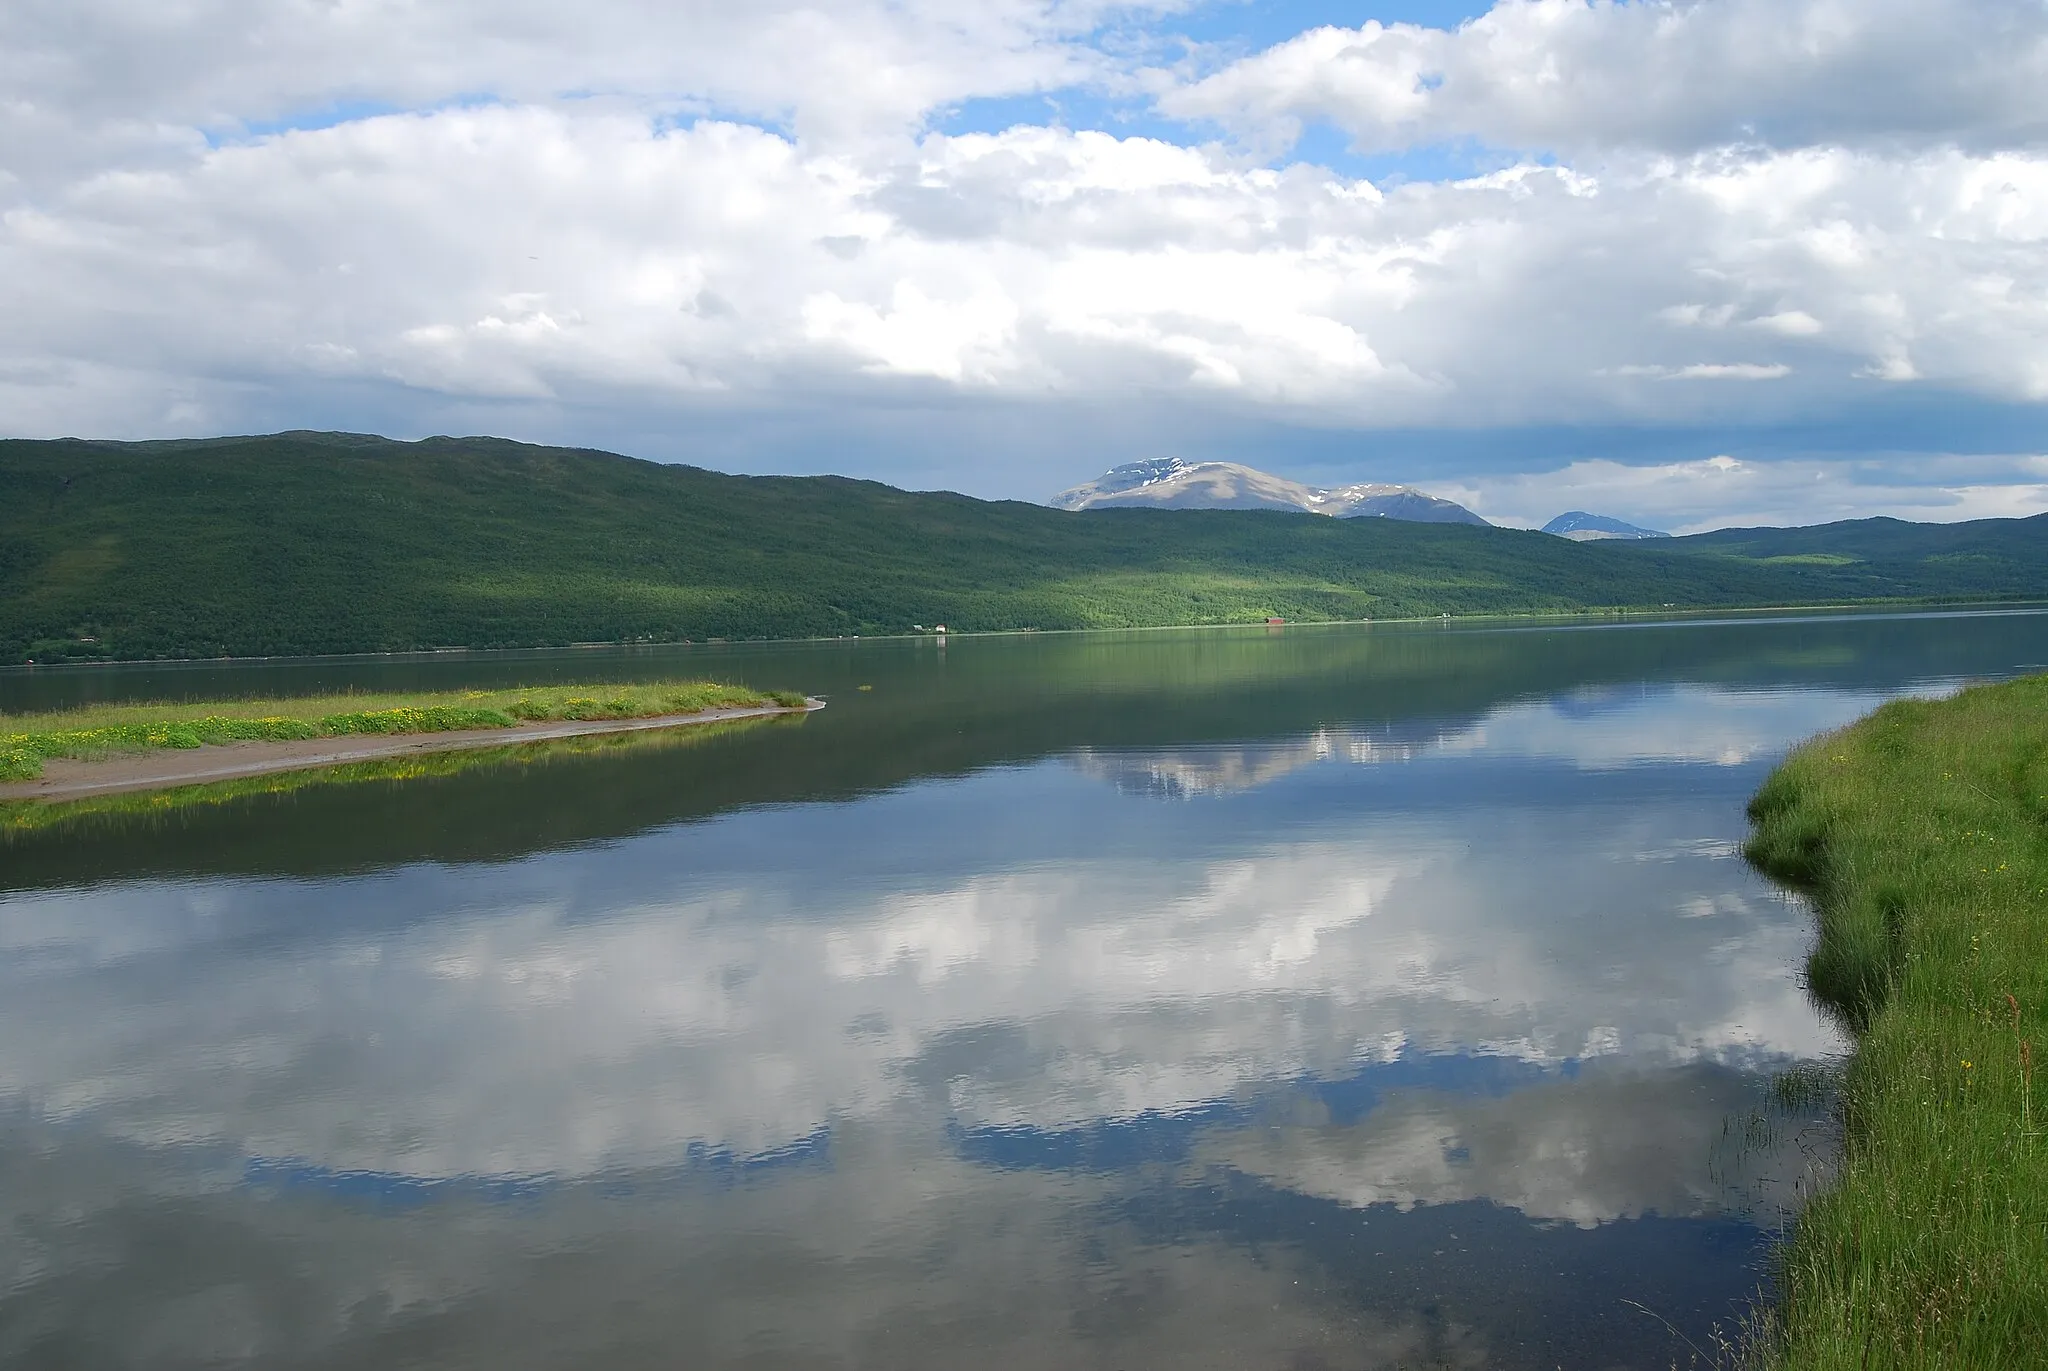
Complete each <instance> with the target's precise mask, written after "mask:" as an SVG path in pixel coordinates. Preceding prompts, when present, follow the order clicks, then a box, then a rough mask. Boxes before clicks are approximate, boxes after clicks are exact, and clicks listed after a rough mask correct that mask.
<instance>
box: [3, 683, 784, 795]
mask: <svg viewBox="0 0 2048 1371" xmlns="http://www.w3.org/2000/svg"><path fill="white" fill-rule="evenodd" d="M824 707H825V702H824V701H823V700H820V699H817V698H815V697H813V698H810V699H808V700H807V701H806V703H805V704H804V706H803V707H802V708H793V707H790V706H785V705H759V706H750V707H748V708H745V709H707V710H702V711H700V712H698V713H695V714H658V715H650V716H647V717H645V718H637V719H587V720H568V719H558V720H550V721H546V722H542V723H530V724H519V725H516V726H514V727H512V728H480V729H463V730H460V731H453V732H442V733H397V734H391V733H372V734H345V735H343V736H340V737H333V738H307V739H303V740H296V741H290V742H238V743H218V744H208V745H206V746H204V747H200V748H196V749H171V748H162V749H156V750H152V751H149V752H138V753H125V754H121V755H118V756H113V757H108V758H105V759H103V760H98V761H78V760H75V759H71V758H61V757H53V758H50V759H49V760H48V761H46V762H44V764H43V775H42V776H41V777H40V778H38V779H36V780H33V781H8V782H4V783H0V802H11V801H20V800H42V801H47V802H50V803H57V802H61V801H65V800H83V799H89V798H92V797H94V796H99V795H119V794H123V793H128V792H134V791H142V790H167V789H170V788H171V787H174V786H184V785H199V784H204V783H206V782H209V781H233V780H241V779H244V778H246V777H250V776H264V775H269V774H271V773H274V772H280V771H311V770H317V769H319V768H321V767H328V766H340V765H343V764H346V763H348V762H362V761H370V760H373V759H376V758H381V757H402V756H406V755H408V754H411V753H429V752H456V751H461V750H463V749H467V748H477V747H502V746H504V745H505V744H507V743H534V742H547V741H550V740H552V739H556V738H582V737H589V736H593V735H598V734H605V733H637V732H643V731H646V730H650V729H668V728H687V727H689V726H690V725H691V724H710V723H725V722H729V721H732V720H736V719H763V718H770V717H774V716H778V715H787V714H795V715H803V714H810V713H813V712H815V711H817V710H820V709H823V708H824Z"/></svg>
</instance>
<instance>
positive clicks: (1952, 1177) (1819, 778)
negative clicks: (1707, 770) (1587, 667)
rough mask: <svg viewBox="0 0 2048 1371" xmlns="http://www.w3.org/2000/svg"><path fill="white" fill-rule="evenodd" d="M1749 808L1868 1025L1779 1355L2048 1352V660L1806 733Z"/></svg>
mask: <svg viewBox="0 0 2048 1371" xmlns="http://www.w3.org/2000/svg"><path fill="white" fill-rule="evenodd" d="M1750 816H1751V818H1752V820H1753V821H1754V824H1755V831H1754V836H1753V837H1752V839H1751V841H1750V845H1749V856H1750V859H1751V860H1752V861H1753V862H1755V863H1756V865H1757V866H1758V867H1760V868H1761V869H1762V870H1764V871H1765V872H1767V873H1768V874H1770V875H1771V876H1773V877H1775V878H1777V879H1778V880H1780V881H1783V882H1785V883H1786V884H1788V885H1791V886H1794V887H1796V888H1798V889H1800V890H1802V891H1804V892H1806V893H1807V894H1808V895H1809V896H1810V897H1811V898H1812V900H1813V903H1814V906H1815V909H1816V911H1817V913H1818V916H1819V920H1820V938H1819V942H1818V944H1817V946H1816V948H1815V950H1814V953H1813V956H1812V959H1811V961H1810V963H1809V967H1808V974H1809V977H1810V980H1811V984H1812V987H1813V989H1814V992H1815V993H1816V994H1817V995H1818V996H1819V997H1820V998H1821V999H1822V1000H1823V1001H1824V1002H1825V1003H1827V1004H1828V1005H1829V1006H1831V1007H1832V1008H1833V1009H1834V1010H1835V1011H1836V1012H1837V1013H1839V1014H1840V1015H1841V1016H1842V1018H1843V1019H1844V1020H1845V1021H1846V1022H1847V1024H1848V1025H1849V1026H1850V1027H1851V1028H1852V1029H1853V1030H1854V1031H1855V1033H1856V1035H1857V1037H1858V1040H1859V1041H1858V1048H1857V1053H1856V1056H1855V1058H1854V1060H1853V1061H1852V1062H1851V1063H1850V1065H1849V1067H1848V1070H1847V1074H1846V1077H1845V1080H1844V1082H1843V1098H1842V1108H1843V1112H1844V1126H1845V1155H1844V1158H1843V1163H1842V1171H1841V1176H1840V1180H1839V1182H1838V1183H1837V1184H1836V1185H1835V1186H1834V1187H1833V1188H1831V1189H1830V1190H1828V1191H1826V1192H1825V1193H1823V1194H1822V1195H1821V1196H1820V1197H1819V1198H1818V1199H1817V1200H1816V1201H1815V1202H1814V1203H1813V1204H1812V1206H1811V1207H1810V1208H1809V1209H1808V1210H1807V1211H1806V1213H1805V1214H1804V1215H1803V1217H1802V1218H1801V1219H1800V1221H1799V1224H1798V1227H1797V1229H1796V1231H1795V1233H1794V1235H1793V1237H1792V1239H1791V1241H1790V1243H1789V1244H1788V1247H1787V1249H1786V1251H1785V1253H1784V1271H1783V1275H1782V1286H1783V1305H1782V1307H1781V1309H1780V1310H1779V1311H1778V1315H1777V1321H1778V1322H1777V1327H1776V1329H1775V1330H1774V1331H1775V1334H1776V1337H1775V1341H1774V1344H1773V1348H1772V1351H1773V1356H1774V1364H1776V1365H1782V1366H1785V1367H1797V1368H1801V1369H1802V1371H1807V1369H1808V1368H1832V1367H1857V1368H1864V1367H1958V1368H1961V1367H1968V1368H1972V1369H1973V1371H1977V1369H1981V1368H1996V1367H2023V1366H2025V1367H2035V1366H2043V1365H2048V1100H2044V1099H2043V1098H2042V1093H2043V1092H2042V1090H2041V1086H2042V1084H2043V1082H2042V1080H2041V1079H2040V1077H2039V1074H2038V1071H2037V1068H2038V1066H2039V1065H2040V1061H2041V1057H2042V1055H2043V1052H2044V1050H2048V829H2044V823H2048V678H2044V677H2033V678H2029V679H2026V680H2022V681H2016V682H2012V683H2010V684H2005V685H1998V686H1988V687H1980V688H1977V689H1973V690H1968V691H1965V692H1964V693H1962V694H1961V695H1959V696H1957V697H1956V698H1954V699H1951V700H1945V701H1940V702H1926V701H1899V702H1895V703H1893V704H1888V705H1886V706H1885V707H1883V708H1882V709H1880V710H1878V711H1877V712H1876V713H1875V714H1873V715H1871V716H1870V717H1868V718H1866V719H1864V720H1862V721H1861V722H1859V723H1857V724H1855V725H1853V726H1852V727H1850V728H1847V729H1845V730H1843V731H1841V732H1839V733H1835V734H1830V735H1826V736H1824V737H1822V738H1819V739H1816V740H1815V741H1813V742H1811V743H1809V744H1807V745H1806V746H1805V747H1803V748H1801V749H1800V750H1799V751H1798V752H1796V753H1795V754H1794V755H1793V756H1792V757H1791V758H1790V759H1789V760H1787V762H1786V763H1785V764H1784V766H1782V767H1781V768H1780V769H1779V770H1778V771H1777V772H1775V773H1774V774H1773V775H1772V776H1771V778H1770V779H1769V780H1768V781H1767V782H1766V783H1765V784H1764V786H1763V788H1762V789H1761V790H1760V791H1759V792H1758V793H1757V796H1756V798H1755V800H1754V801H1752V802H1751V806H1750Z"/></svg>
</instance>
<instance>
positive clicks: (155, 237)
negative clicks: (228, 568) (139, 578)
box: [0, 0, 2048, 529]
mask: <svg viewBox="0 0 2048 1371" xmlns="http://www.w3.org/2000/svg"><path fill="white" fill-rule="evenodd" d="M2043 84H2048V12H2044V11H2043V10H2042V8H2041V6H2039V5H2038V4H2035V3H2031V0H1866V3H1863V4H1859V5H1857V6H1853V7H1844V6H1842V5H1840V4H1838V3H1835V2H1834V0H1682V2H1681V0H1669V2H1668V3H1667V2H1666V0H1634V2H1633V3H1609V2H1608V0H1503V2H1502V3H1500V4H1498V5H1494V6H1477V5H1458V4H1433V3H1423V2H1421V0H1415V2H1414V3H1407V4H1390V5H1364V6H1340V5H1328V4H1308V3H1260V2H1258V0H1250V2H1247V3H1223V2H1220V0H1209V2H1207V3H1203V2H1201V0H1196V2H1195V3H1181V2H1180V0H1156V3H1151V4H1143V3H1141V4H1108V3H1103V0H984V2H983V3H968V2H967V0H828V2H827V3H813V4H800V3H795V0H765V2H764V3H763V4H761V5H757V6H753V7H747V8H746V9H744V10H741V9H738V8H735V7H731V6H721V5H714V4H711V3H709V2H708V0H685V3H679V4H674V5H668V6H662V7H659V8H658V9H652V10H650V8H649V7H646V6H642V5H637V4H633V3H628V0H587V3H586V4H584V5H582V6H579V7H578V8H577V10H576V11H575V12H574V13H573V14H570V13H566V12H563V11H561V10H560V9H559V7H556V6H552V5H549V4H545V3H542V0H499V2H498V3H493V4H484V3H482V2H481V0H445V2H444V3H441V4H437V5H435V6H429V7H421V6H417V5H410V4H405V3H401V0H352V3H350V4H348V5H342V6H328V7H321V8H317V9H316V8H300V7H279V6H274V5H267V4H263V3H260V0H207V2H206V3H203V4H199V5H193V6H185V7H181V8H179V9H177V10H175V11H166V10H164V9H163V8H162V7H160V6H150V5H145V4H142V3H139V0H76V3H71V4H66V5H64V6H61V7H60V6H55V5H46V4H29V5H21V6H10V7H7V9H6V10H5V11H4V13H0V88H4V89H6V90H7V91H8V92H9V93H10V97H11V98H10V99H9V100H7V101H4V102H0V304H4V307H5V309H6V310H7V313H8V317H9V318H10V320H13V321H15V324H16V326H15V327H14V328H12V329H9V330H7V331H6V334H5V336H4V337H0V416H4V418H0V426H4V427H5V429H6V430H7V431H9V432H13V433H17V434H25V435H51V434H85V435H91V436H102V437H148V436H162V435H166V434H199V433H215V432H223V431H253V430H260V429H268V428H282V427H337V428H349V429H358V430H367V431H377V432H385V433H390V434H393V435H395V436H422V435H425V434H428V433H432V432H441V431H457V432H490V433H501V434H505V435H508V436H512V437H519V438H531V439H537V440H546V441H561V442H575V443H587V444H592V445H599V446H608V447H613V448H616V449H619V450H622V451H627V452H632V453H635V454H638V455H641V456H647V457H653V458H657V459H661V460H682V461H695V462H699V463H702V464H705V465H710V466H715V467H720V468H723V469H727V470H740V471H802V472H814V471H841V472H846V473H848V474H852V475H860V476H870V477H874V478H877V479H882V480H887V481H892V482H895V483H898V484H903V485H909V486H916V487H925V488H930V487H946V488H952V489H959V490H964V491H967V492H969V493H973V494H977V495H985V496H998V497H1007V498H1027V499H1042V498H1045V497H1046V496H1048V495H1050V494H1051V493H1052V492H1054V491H1056V490H1058V489H1060V488H1062V487H1064V486H1066V485H1069V484H1072V483H1074V482H1076V481H1079V480H1082V479H1086V478H1087V477H1090V476H1092V475H1094V474H1095V473H1096V472H1098V471H1100V470H1102V469H1103V468H1105V467H1107V466H1110V465H1115V464H1117V463H1119V462H1123V461H1130V460H1135V459H1137V458H1141V457H1152V456H1160V455H1168V454H1176V455H1181V456H1187V457H1200V458H1215V459H1222V460H1237V461H1244V462H1247V463H1250V464H1252V465H1257V466H1261V467H1265V468H1268V469H1271V470H1274V471H1278V472H1281V473H1283V474H1285V475H1289V476H1293V477H1297V478H1300V479H1305V480H1313V481H1320V482H1333V483H1334V482H1339V481H1347V480H1362V479H1371V480H1394V481H1405V482H1410V483H1413V484H1416V485H1418V486H1421V487H1423V488H1424V489H1427V490H1430V491H1432V492H1434V493H1440V494H1446V495H1449V496H1451V497H1453V498H1458V499H1462V500H1465V501H1467V502H1468V503H1470V504H1472V505H1473V506H1474V507H1475V508H1477V509H1479V510H1481V511H1482V512H1483V513H1486V514H1487V515H1488V516H1489V517H1492V518H1494V519H1496V520H1499V521H1501V522H1506V523H1540V522H1542V521H1544V520H1545V519H1547V518H1549V517H1550V516H1551V515H1552V514H1555V513H1556V512H1558V510H1559V509H1561V508H1564V507H1566V506H1568V505H1583V506H1587V507H1592V508H1597V509H1600V510H1602V511H1603V512H1607V513H1613V514H1616V515H1619V516H1621V517H1625V518H1630V519H1632V520H1635V521H1637V522H1646V523H1650V524H1654V525H1658V526H1663V527H1671V528H1681V529H1691V528H1702V527H1712V526H1716V525H1719V524H1726V523H1757V522H1769V523H1788V522H1812V521H1817V520H1822V519H1831V518H1843V517H1856V516H1860V515H1866V514H1875V513H1886V514H1896V515H1901V516H1904V517H1912V518H1930V519H1955V518H1965V517H1979V516H1988V515H2017V514H2031V513H2034V512H2037V511H2040V510H2043V509H2048V456H2044V454H2048V424H2044V422H2043V421H2044V417H2048V410H2044V403H2048V248H2044V243H2048V157H2044V155H2043V147H2044V141H2048V113H2044V111H2043V107H2042V105H2041V102H2040V101H2039V99H2038V96H2037V94H2036V93H2035V92H2037V91H2038V90H2039V89H2040V88H2041V87H2042V86H2043Z"/></svg>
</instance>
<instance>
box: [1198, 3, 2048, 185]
mask: <svg viewBox="0 0 2048 1371" xmlns="http://www.w3.org/2000/svg"><path fill="white" fill-rule="evenodd" d="M2043 86H2048V12H2044V11H2043V10H2042V8H2041V7H2040V6H2039V5H2038V4H2033V3H2030V0H1962V2H1960V3H1958V0H1939V2H1938V3H1937V0H1854V2H1853V3H1851V2H1850V0H1636V3H1617V2H1616V0H1502V2H1501V3H1500V4H1497V5H1496V6H1495V7H1494V8H1493V9H1492V10H1490V11H1489V12H1488V13H1486V14H1484V15H1481V16H1479V17H1478V18H1476V19H1473V20H1470V21H1469V22H1467V23H1465V24H1462V25H1460V26H1458V27H1457V28H1455V29H1441V28H1428V27H1424V26H1421V25H1416V24H1382V23H1379V22H1378V21H1368V22H1366V23H1365V24H1363V25H1361V26H1359V27H1358V28H1355V29H1352V28H1336V27H1324V28H1317V29H1312V30H1310V31H1308V32H1306V33H1303V34H1302V35H1300V36H1299V37H1297V38H1293V39H1290V40H1288V41H1287V42H1284V43H1281V44H1278V45H1277V46H1275V47H1273V48H1271V49H1268V50H1267V51H1265V52H1262V53H1259V54H1257V55H1255V56H1251V57H1247V58H1244V59H1242V60H1240V61H1237V62H1235V63H1232V64H1231V65H1229V66H1227V67H1225V68H1224V69H1223V70H1221V71H1218V72H1216V73H1214V74H1212V75H1209V76H1207V77H1205V78H1204V79H1202V80H1199V81H1196V82H1193V83H1191V84H1189V85H1186V86H1183V87H1180V88H1177V89H1175V90H1172V91H1170V92H1169V93H1167V94H1166V95H1165V96H1164V97H1163V98H1162V100H1161V102H1160V103H1161V107H1162V108H1163V109H1165V110H1167V111H1168V112H1170V113H1173V114H1177V115H1181V116H1184V117H1194V118H1205V119H1210V120H1214V121H1216V122H1218V123H1221V124H1223V125H1225V126H1226V127H1229V128H1233V129H1236V130H1238V131H1240V132H1243V133H1246V134H1248V135H1250V136H1253V137H1255V138H1264V139H1278V140H1280V141H1282V142H1291V141H1292V140H1293V139H1294V138H1296V137H1298V136H1299V135H1300V133H1301V130H1302V127H1303V125H1304V124H1307V123H1325V124H1331V125H1334V126H1335V127H1337V128H1338V129H1340V130H1342V131H1343V132H1344V133H1346V134H1347V135H1349V136H1350V137H1351V138H1352V139H1353V140H1354V141H1355V142H1356V143H1357V145H1358V146H1359V147H1360V148H1361V149H1365V150H1369V151H1389V150H1398V149H1402V148H1408V147H1413V146H1416V145H1418V144H1432V143H1444V142H1453V141H1457V140H1463V139H1474V140H1477V141H1478V142H1480V143H1482V144H1485V145H1486V146H1489V147H1496V148H1516V149H1551V150H1557V151H1571V152H1578V151H1585V150H1588V149H1612V148H1638V149H1654V150H1658V151H1664V152H1672V153H1677V154H1681V155H1689V154H1692V153H1697V152H1700V151H1704V150H1706V149H1710V148H1715V147H1722V146H1726V145H1730V144H1752V143H1753V144H1762V145H1767V146H1773V147H1780V148H1791V147H1813V146H1853V147H1870V146H1879V147H1909V148H1925V147H1946V146H1961V147H1973V148H1978V149H1991V148H2011V147H2015V146H2036V145H2038V144H2039V143H2040V142H2041V141H2042V139H2043V138H2044V137H2048V113H2044V112H2043V109H2042V105H2041V101H2040V99H2039V95H2038V92H2039V91H2040V90H2041V89H2042V87H2043Z"/></svg>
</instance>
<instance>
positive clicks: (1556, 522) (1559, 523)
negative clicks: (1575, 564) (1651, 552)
mask: <svg viewBox="0 0 2048 1371" xmlns="http://www.w3.org/2000/svg"><path fill="white" fill-rule="evenodd" d="M1543 531H1544V532H1545V533H1555V534H1556V535H1557V536H1558V537H1560V538H1569V539H1571V540H1572V541H1573V542H1575V543H1590V542H1593V541H1595V540H1597V539H1601V538H1631V539H1633V538H1669V537H1670V536H1671V535H1670V534H1668V533H1659V532H1658V531H1657V530H1656V529H1654V528H1637V527H1636V526H1635V525H1634V524H1624V523H1623V522H1622V521H1621V520H1619V519H1610V518H1608V517H1607V516H1606V515H1605V514H1588V513H1586V511H1585V510H1583V509H1575V510H1572V511H1570V512H1569V513H1566V514H1560V515H1558V516H1557V517H1556V518H1555V519H1552V520H1551V521H1550V522H1549V523H1547V524H1545V525H1544V526H1543Z"/></svg>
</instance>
